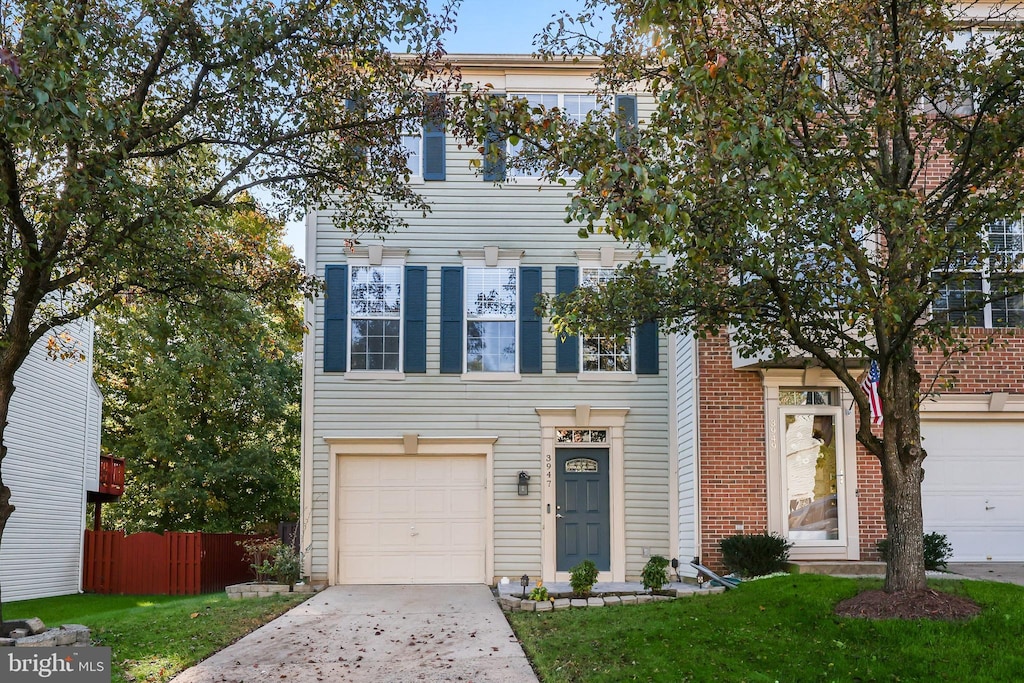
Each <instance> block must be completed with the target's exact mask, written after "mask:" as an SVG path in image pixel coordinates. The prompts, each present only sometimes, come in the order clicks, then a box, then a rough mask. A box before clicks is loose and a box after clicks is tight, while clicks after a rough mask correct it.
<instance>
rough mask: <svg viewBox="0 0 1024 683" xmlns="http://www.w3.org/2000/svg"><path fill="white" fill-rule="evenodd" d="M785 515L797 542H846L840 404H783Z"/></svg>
mask: <svg viewBox="0 0 1024 683" xmlns="http://www.w3.org/2000/svg"><path fill="white" fill-rule="evenodd" d="M780 417H781V420H780V422H781V424H782V434H783V438H782V461H783V486H784V489H785V491H784V494H783V501H782V502H783V506H784V508H783V520H784V528H785V529H786V531H787V533H786V535H787V537H788V539H789V540H790V541H792V542H793V543H794V544H795V545H797V546H801V545H829V546H832V545H836V546H840V545H845V544H846V498H845V495H844V491H843V488H844V487H843V479H844V476H845V473H844V461H843V452H842V443H843V436H842V430H841V414H840V410H839V408H838V407H826V406H814V407H811V406H807V407H792V408H790V407H784V408H782V409H781V416H780Z"/></svg>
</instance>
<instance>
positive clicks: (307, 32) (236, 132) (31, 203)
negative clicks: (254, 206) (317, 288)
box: [0, 0, 450, 616]
mask: <svg viewBox="0 0 1024 683" xmlns="http://www.w3.org/2000/svg"><path fill="white" fill-rule="evenodd" d="M449 23H450V17H449V15H448V13H447V12H442V13H441V14H440V15H439V16H434V15H431V14H429V13H428V12H427V10H426V2H425V1H424V0H393V1H392V2H357V1H355V0H278V1H275V2H258V1H255V0H241V1H235V0H232V1H225V0H142V1H141V2H126V1H124V0H98V1H97V2H89V3H87V2H56V1H55V0H23V1H21V2H15V1H7V0H0V222H2V229H0V294H2V300H0V428H2V425H4V424H6V421H7V415H8V406H9V404H10V399H11V394H12V392H13V391H14V384H13V379H14V373H15V371H16V370H17V369H18V367H19V366H20V365H21V363H22V362H23V361H24V359H25V357H26V355H27V354H28V352H29V349H30V348H31V346H32V345H33V343H34V342H35V341H37V340H38V339H40V338H43V337H44V336H45V335H47V334H48V333H49V332H50V330H52V329H54V328H55V327H58V326H59V325H60V324H61V323H63V322H66V321H69V320H73V319H75V318H78V317H80V316H83V315H86V314H88V313H89V312H91V311H92V310H94V309H95V308H96V307H97V306H98V305H100V304H102V303H104V302H107V301H110V300H111V299H112V298H113V297H115V296H117V295H119V294H120V293H122V292H126V291H158V292H189V291H190V292H193V293H195V292H203V291H211V290H215V289H220V290H236V291H242V290H244V289H245V288H246V287H249V286H250V285H251V281H250V280H249V279H248V278H246V277H240V275H241V273H240V271H239V269H240V268H241V267H242V264H241V262H240V261H238V260H237V258H235V255H233V254H232V253H230V252H228V253H224V252H222V251H220V250H219V249H218V247H219V245H218V244H217V243H215V242H211V241H210V240H209V239H205V235H204V227H205V226H207V225H209V224H211V223H215V222H216V221H217V220H218V218H217V217H218V216H220V215H223V214H225V213H230V212H232V211H235V210H237V209H238V207H239V205H240V203H239V201H238V200H239V198H240V196H241V194H242V193H243V192H245V191H248V190H252V189H255V188H260V187H262V188H265V189H266V193H267V194H269V196H270V197H271V198H272V199H273V200H274V201H275V202H277V203H278V205H287V204H290V206H292V207H308V208H317V207H319V206H321V205H322V204H323V203H324V202H326V201H328V200H329V201H331V202H332V204H336V205H337V206H338V209H339V210H338V212H337V214H336V216H337V220H338V222H339V223H341V224H344V225H346V226H348V227H351V228H355V229H357V230H359V231H365V230H376V229H382V228H384V227H387V226H388V225H390V224H391V223H393V216H392V214H390V213H388V212H382V211H380V210H379V208H378V207H379V204H378V201H379V200H380V199H385V200H387V201H390V202H393V203H396V204H398V205H405V206H407V207H412V208H424V205H423V203H422V201H421V200H420V199H419V198H418V197H417V196H416V195H415V194H414V193H413V192H411V191H410V190H409V188H408V187H407V186H406V184H405V182H404V179H406V178H407V177H408V175H407V173H406V169H405V167H406V162H405V156H404V154H403V153H402V148H401V145H400V137H399V136H400V133H401V131H402V129H403V128H404V127H405V126H407V124H408V123H409V122H411V121H418V120H419V119H420V117H421V116H422V114H423V112H422V102H421V101H420V100H421V98H419V99H418V98H417V97H413V96H410V95H409V92H410V89H411V88H410V86H411V85H412V84H413V83H429V82H430V81H431V79H432V78H434V76H433V73H434V72H433V71H432V69H433V67H434V66H435V65H436V62H437V60H438V59H439V58H440V56H441V55H442V52H441V48H440V45H439V42H438V39H439V36H440V35H441V33H442V32H443V30H444V28H445V27H446V26H447V25H448V24H449ZM389 44H406V45H409V46H410V47H411V48H412V49H413V50H414V51H416V52H417V53H418V55H419V56H418V57H416V58H404V59H400V58H398V57H395V56H392V55H391V54H390V52H389V51H388V49H387V46H388V45H389ZM291 268H292V270H294V271H295V272H298V270H299V264H298V263H293V264H292V265H291ZM268 274H269V273H268ZM2 436H3V433H2V431H0V461H2V459H3V457H4V456H5V455H6V448H5V446H3V444H2ZM13 512H14V506H13V505H12V503H11V491H10V489H9V488H8V487H7V486H6V485H4V484H3V482H2V481H0V536H2V533H3V529H4V527H5V525H6V522H7V520H8V519H9V518H10V515H11V514H12V513H13ZM0 616H2V614H0Z"/></svg>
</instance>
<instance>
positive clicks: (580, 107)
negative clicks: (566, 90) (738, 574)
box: [507, 93, 597, 178]
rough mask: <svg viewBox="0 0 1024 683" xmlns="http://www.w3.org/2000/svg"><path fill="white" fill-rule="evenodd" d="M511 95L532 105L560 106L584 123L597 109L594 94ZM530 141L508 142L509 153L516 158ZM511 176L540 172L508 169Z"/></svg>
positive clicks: (574, 175)
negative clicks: (588, 115)
mask: <svg viewBox="0 0 1024 683" xmlns="http://www.w3.org/2000/svg"><path fill="white" fill-rule="evenodd" d="M510 97H519V98H523V99H525V100H526V101H527V102H529V104H530V107H543V108H544V109H546V110H551V109H554V108H556V107H557V108H558V109H559V110H560V111H561V112H562V114H563V115H564V116H565V118H567V119H569V120H570V121H574V122H576V123H583V122H584V121H586V118H587V114H589V113H590V112H592V111H594V110H596V109H597V97H596V96H594V95H584V94H562V93H522V94H514V95H510ZM528 144H529V143H527V142H524V141H522V140H520V141H519V142H518V143H516V144H515V145H513V144H512V143H511V142H509V144H508V154H509V156H510V157H512V158H515V157H516V156H518V155H520V154H521V153H522V152H523V151H524V150H526V149H527V148H526V145H528ZM507 174H508V176H509V177H520V178H528V177H537V176H538V175H539V172H538V171H537V170H536V169H525V170H524V169H516V168H510V169H508V173H507ZM577 175H579V174H568V175H567V176H566V177H576V176H577Z"/></svg>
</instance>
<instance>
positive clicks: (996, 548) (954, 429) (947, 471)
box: [921, 421, 1024, 562]
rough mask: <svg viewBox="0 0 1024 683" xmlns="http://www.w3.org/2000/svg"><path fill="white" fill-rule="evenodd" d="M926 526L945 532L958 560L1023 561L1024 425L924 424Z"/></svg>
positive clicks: (923, 491)
mask: <svg viewBox="0 0 1024 683" xmlns="http://www.w3.org/2000/svg"><path fill="white" fill-rule="evenodd" d="M921 431H922V434H923V435H924V437H925V440H924V446H925V448H926V449H927V450H928V457H927V459H925V461H924V469H925V476H924V485H923V487H922V495H923V501H922V502H923V505H924V528H925V531H926V532H930V531H938V532H940V533H943V534H946V536H947V537H948V538H949V542H950V543H951V544H952V546H953V560H956V561H960V562H979V561H985V560H993V561H996V562H1017V561H1022V560H1024V424H1022V423H1015V422H980V421H962V422H955V421H950V422H947V421H934V422H924V423H922V425H921Z"/></svg>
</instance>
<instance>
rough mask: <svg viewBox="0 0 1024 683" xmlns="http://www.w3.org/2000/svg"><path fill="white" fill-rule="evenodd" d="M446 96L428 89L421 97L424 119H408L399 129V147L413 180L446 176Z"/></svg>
mask: <svg viewBox="0 0 1024 683" xmlns="http://www.w3.org/2000/svg"><path fill="white" fill-rule="evenodd" d="M444 114H445V98H444V95H443V94H440V93H427V94H426V95H425V96H424V100H423V119H422V120H421V121H419V122H409V123H408V124H407V125H406V128H405V130H404V131H403V132H402V139H401V144H402V151H403V152H404V153H405V159H406V168H407V169H408V171H409V175H410V177H411V178H412V179H413V180H417V181H422V180H444V179H445V126H444Z"/></svg>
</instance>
